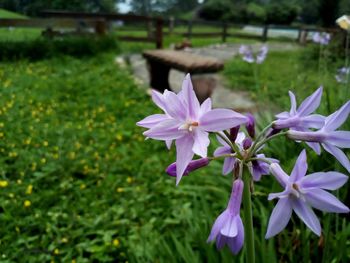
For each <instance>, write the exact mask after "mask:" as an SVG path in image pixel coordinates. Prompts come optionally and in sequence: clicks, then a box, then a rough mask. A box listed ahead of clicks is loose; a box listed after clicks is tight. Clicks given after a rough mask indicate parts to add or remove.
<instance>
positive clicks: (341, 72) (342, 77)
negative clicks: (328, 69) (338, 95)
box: [335, 67, 350, 83]
mask: <svg viewBox="0 0 350 263" xmlns="http://www.w3.org/2000/svg"><path fill="white" fill-rule="evenodd" d="M349 74H350V67H349V68H346V67H342V68H340V69H338V74H337V75H336V76H335V79H336V80H337V82H339V83H347V82H348V79H347V78H348V75H349Z"/></svg>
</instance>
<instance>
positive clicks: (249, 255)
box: [241, 166, 255, 263]
mask: <svg viewBox="0 0 350 263" xmlns="http://www.w3.org/2000/svg"><path fill="white" fill-rule="evenodd" d="M242 168H243V182H244V188H243V214H244V218H243V224H244V231H245V243H246V259H247V260H246V262H249V263H254V262H255V248H254V229H253V213H252V200H251V191H250V185H251V175H250V173H249V171H248V167H246V166H242ZM242 168H241V169H242Z"/></svg>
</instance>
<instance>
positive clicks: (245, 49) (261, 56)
mask: <svg viewBox="0 0 350 263" xmlns="http://www.w3.org/2000/svg"><path fill="white" fill-rule="evenodd" d="M268 51H269V48H268V47H267V46H266V45H264V46H262V47H261V48H260V49H259V51H258V52H257V53H256V54H255V53H254V52H253V48H252V47H251V46H245V45H242V46H241V47H240V48H239V54H241V55H242V59H243V60H244V61H246V62H248V63H257V64H261V63H263V62H264V60H265V59H266V56H267V53H268Z"/></svg>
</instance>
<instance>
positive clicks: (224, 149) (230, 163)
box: [214, 132, 245, 175]
mask: <svg viewBox="0 0 350 263" xmlns="http://www.w3.org/2000/svg"><path fill="white" fill-rule="evenodd" d="M216 138H217V139H218V141H219V142H220V143H221V145H222V146H220V147H219V148H217V149H216V150H215V152H214V156H216V157H217V156H220V155H224V154H231V153H233V152H232V149H231V147H230V145H228V144H227V142H225V141H224V140H223V139H222V138H221V137H220V136H216ZM244 139H245V134H244V133H243V132H239V133H238V134H237V138H236V140H235V143H236V144H237V145H238V147H239V148H240V149H242V148H243V146H242V143H243V140H244ZM235 162H236V158H235V157H226V158H225V160H224V166H223V167H222V174H224V175H226V174H228V173H230V172H232V170H233V168H234V166H235Z"/></svg>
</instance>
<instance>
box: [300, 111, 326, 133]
mask: <svg viewBox="0 0 350 263" xmlns="http://www.w3.org/2000/svg"><path fill="white" fill-rule="evenodd" d="M325 120H326V117H325V116H322V115H319V114H311V115H308V116H305V117H302V119H301V122H302V123H301V126H302V127H305V128H315V129H321V128H322V127H323V126H324V123H325Z"/></svg>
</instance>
